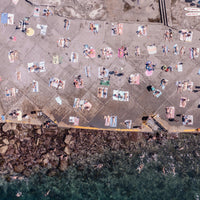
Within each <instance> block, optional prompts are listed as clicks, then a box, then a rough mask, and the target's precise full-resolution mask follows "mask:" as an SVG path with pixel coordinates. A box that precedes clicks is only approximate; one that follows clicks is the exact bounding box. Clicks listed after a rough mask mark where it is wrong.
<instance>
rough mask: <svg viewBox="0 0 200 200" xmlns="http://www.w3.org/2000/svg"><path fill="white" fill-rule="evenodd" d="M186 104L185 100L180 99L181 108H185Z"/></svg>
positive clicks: (183, 98)
mask: <svg viewBox="0 0 200 200" xmlns="http://www.w3.org/2000/svg"><path fill="white" fill-rule="evenodd" d="M186 104H187V98H185V97H182V98H181V105H182V106H181V107H183V108H185V106H186Z"/></svg>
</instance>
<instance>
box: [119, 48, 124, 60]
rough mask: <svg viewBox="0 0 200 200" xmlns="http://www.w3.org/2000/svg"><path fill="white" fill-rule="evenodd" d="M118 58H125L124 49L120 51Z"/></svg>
mask: <svg viewBox="0 0 200 200" xmlns="http://www.w3.org/2000/svg"><path fill="white" fill-rule="evenodd" d="M118 57H119V58H123V57H124V49H123V48H119V49H118Z"/></svg>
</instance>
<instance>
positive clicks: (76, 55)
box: [71, 52, 78, 63]
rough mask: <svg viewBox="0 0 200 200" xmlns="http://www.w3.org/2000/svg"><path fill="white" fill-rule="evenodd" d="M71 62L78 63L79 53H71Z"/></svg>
mask: <svg viewBox="0 0 200 200" xmlns="http://www.w3.org/2000/svg"><path fill="white" fill-rule="evenodd" d="M71 62H73V63H77V62H78V53H75V52H72V53H71Z"/></svg>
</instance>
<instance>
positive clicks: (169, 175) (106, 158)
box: [0, 136, 200, 200]
mask: <svg viewBox="0 0 200 200" xmlns="http://www.w3.org/2000/svg"><path fill="white" fill-rule="evenodd" d="M199 144H200V143H199V136H198V138H197V136H191V137H190V138H187V137H185V136H184V137H183V138H181V139H177V140H172V141H167V143H166V144H164V145H160V144H156V143H150V144H149V145H146V146H145V147H143V148H142V147H141V149H140V150H138V149H136V150H135V151H132V152H130V151H128V150H121V151H113V150H105V152H102V153H101V155H98V159H97V161H98V162H97V164H98V163H102V164H103V167H102V168H101V169H97V168H95V166H93V165H90V163H88V166H84V167H83V166H77V165H75V164H74V165H71V166H70V167H69V169H68V170H67V171H66V172H62V173H61V172H60V173H57V174H56V176H54V177H49V176H47V175H45V174H44V173H42V172H41V173H39V174H35V175H34V176H31V177H30V178H29V179H26V180H23V181H19V180H17V181H10V182H2V184H1V186H0V194H1V196H0V200H13V199H24V200H25V199H26V200H33V199H34V200H39V199H53V200H71V199H73V200H79V199H80V200H81V199H91V200H93V199H94V200H107V199H111V200H114V199H117V200H118V199H119V200H126V199H127V200H128V199H136V200H140V199H141V200H144V199H145V200H148V199H149V200H154V199H155V200H165V199H166V200H173V199H174V200H176V199H178V200H179V199H180V200H190V199H194V200H197V199H198V196H200V171H199V170H200V157H199V155H200V148H199ZM141 164H143V165H144V167H143V168H142V170H141V172H140V173H139V170H137V168H138V167H139V166H140V165H141ZM163 167H164V168H163ZM163 169H164V171H163ZM173 169H175V170H174V171H173ZM164 172H165V173H164ZM2 181H3V180H2ZM48 190H50V192H49V195H47V196H45V193H46V192H47V191H48ZM19 191H20V192H22V194H23V195H22V196H21V197H19V198H18V197H16V193H17V192H19Z"/></svg>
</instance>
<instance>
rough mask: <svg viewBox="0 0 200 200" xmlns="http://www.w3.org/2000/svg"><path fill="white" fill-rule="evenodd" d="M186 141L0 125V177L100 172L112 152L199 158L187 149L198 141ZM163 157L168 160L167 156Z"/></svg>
mask: <svg viewBox="0 0 200 200" xmlns="http://www.w3.org/2000/svg"><path fill="white" fill-rule="evenodd" d="M181 137H182V136H181ZM184 137H185V136H184ZM187 137H188V140H187V138H183V139H181V140H180V135H179V134H174V133H173V134H170V133H167V134H166V133H149V134H148V133H129V132H110V131H91V130H80V129H62V128H57V127H54V126H50V127H49V128H46V127H45V128H43V127H39V126H31V125H24V124H9V123H6V124H1V132H0V174H1V175H3V176H4V177H6V178H7V179H8V180H10V179H18V178H19V177H29V176H30V175H32V174H33V173H37V172H40V171H41V170H42V171H45V172H46V174H47V175H48V176H54V175H56V174H57V173H59V172H62V171H67V169H68V167H69V166H72V167H73V166H75V167H76V168H78V169H80V170H82V169H84V168H85V167H88V166H89V167H91V168H93V169H95V168H102V167H105V165H106V162H107V161H106V157H105V156H106V155H108V156H109V155H112V153H114V154H116V152H124V154H125V155H127V156H132V154H138V155H139V156H141V155H143V156H142V157H144V155H145V157H146V159H147V160H149V159H152V158H153V159H154V157H156V155H157V154H159V153H160V152H161V151H163V152H164V151H165V149H166V151H169V149H170V154H172V155H171V157H172V158H173V157H174V156H175V157H177V156H180V157H181V156H183V159H184V155H185V154H186V153H187V154H188V152H185V153H184V151H185V150H186V151H188V150H190V151H189V154H190V153H191V152H192V154H191V156H192V157H191V160H192V159H193V153H194V154H195V155H196V156H195V157H198V156H199V154H200V152H197V151H198V150H197V146H196V145H194V146H193V147H194V148H195V149H193V147H192V146H191V143H194V142H195V143H199V137H196V136H194V135H190V136H187ZM173 141H174V142H173ZM180 141H181V142H180ZM176 143H177V144H176ZM171 146H173V151H172V149H171ZM176 149H177V150H176ZM179 151H180V155H179ZM144 152H146V153H144ZM173 154H174V155H173ZM163 155H164V153H163ZM165 157H166V160H167V159H171V157H170V155H168V156H165ZM167 157H168V158H167ZM175 157H174V158H173V162H174V160H176V159H175ZM179 159H180V158H179ZM107 160H110V158H109V159H107ZM167 162H168V161H167ZM167 162H166V163H167ZM180 169H181V168H180Z"/></svg>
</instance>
